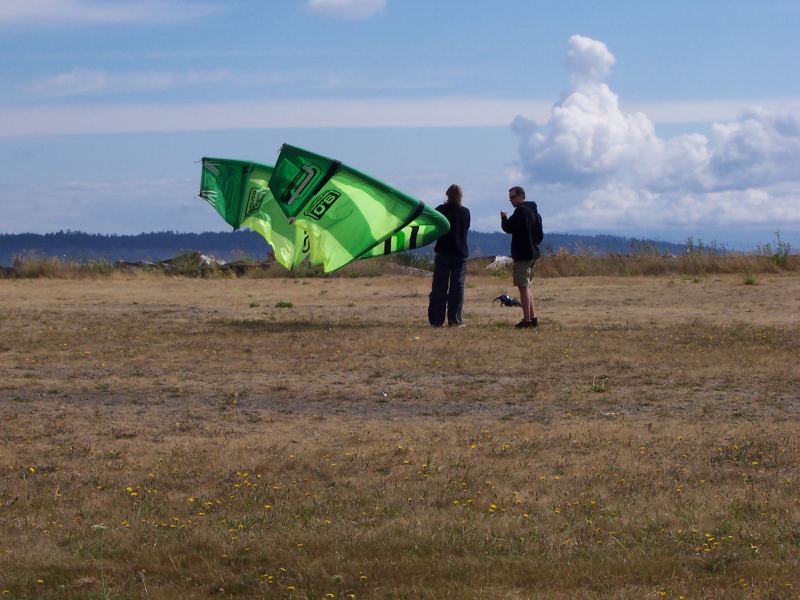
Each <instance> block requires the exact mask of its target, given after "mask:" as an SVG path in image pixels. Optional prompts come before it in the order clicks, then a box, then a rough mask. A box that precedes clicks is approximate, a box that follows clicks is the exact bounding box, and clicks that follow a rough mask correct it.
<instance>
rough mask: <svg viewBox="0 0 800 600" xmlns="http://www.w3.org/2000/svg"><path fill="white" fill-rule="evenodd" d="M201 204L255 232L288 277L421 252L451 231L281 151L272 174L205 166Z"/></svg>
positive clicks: (248, 166)
mask: <svg viewBox="0 0 800 600" xmlns="http://www.w3.org/2000/svg"><path fill="white" fill-rule="evenodd" d="M200 196H201V197H203V198H205V199H206V200H207V201H208V202H209V203H210V204H211V205H212V206H214V208H215V209H216V210H217V212H218V213H219V214H220V215H221V216H222V218H223V219H225V221H226V222H227V223H228V224H230V225H231V226H233V227H234V228H238V227H240V226H241V227H249V228H251V229H254V230H255V231H258V232H259V233H260V234H261V235H262V236H264V238H265V239H266V240H267V242H269V243H270V245H272V247H273V251H274V253H275V258H276V260H277V261H278V262H279V263H281V264H282V265H283V266H284V267H286V268H287V269H292V268H293V267H294V266H296V265H297V264H299V263H300V262H302V261H303V260H304V259H305V258H306V256H308V258H309V262H310V263H311V264H312V265H319V264H321V265H323V268H324V270H325V271H326V272H330V271H335V270H337V269H340V268H341V267H343V266H344V265H346V264H347V263H349V262H350V261H352V260H354V259H357V258H369V257H371V256H379V255H382V254H390V253H392V252H399V251H402V250H409V249H414V248H420V247H422V246H425V245H427V244H430V243H431V242H433V241H435V240H436V239H438V238H439V237H441V236H442V235H444V234H445V233H447V231H448V230H449V228H450V225H449V223H448V221H447V219H446V217H444V216H443V215H442V214H441V213H439V212H438V211H436V210H433V209H431V208H429V207H427V206H425V204H423V203H422V202H420V201H419V200H417V199H415V198H412V197H411V196H408V195H407V194H404V193H403V192H400V191H398V190H396V189H394V188H392V187H390V186H388V185H386V184H385V183H383V182H381V181H378V180H377V179H374V178H372V177H370V176H368V175H365V174H363V173H360V172H359V171H356V170H355V169H352V168H350V167H348V166H347V165H344V164H342V163H341V162H339V161H337V160H333V159H330V158H326V157H324V156H321V155H319V154H314V153H312V152H308V151H306V150H302V149H300V148H296V147H294V146H289V145H284V146H283V147H282V148H281V153H280V155H279V156H278V161H277V163H276V164H275V167H274V168H273V167H268V166H266V165H260V164H258V163H253V162H248V161H240V160H229V159H219V158H204V159H203V173H202V180H201V190H200Z"/></svg>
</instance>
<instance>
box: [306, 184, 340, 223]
mask: <svg viewBox="0 0 800 600" xmlns="http://www.w3.org/2000/svg"><path fill="white" fill-rule="evenodd" d="M340 196H341V194H340V193H339V192H337V191H335V190H328V191H327V192H325V193H324V194H322V195H321V196H320V197H319V198H317V199H316V200H314V203H313V204H312V205H311V206H309V207H308V208H307V209H305V211H303V214H304V215H305V216H307V217H309V218H311V219H314V220H315V221H319V220H320V219H321V218H322V217H323V215H325V213H326V212H328V209H329V208H330V207H331V206H333V203H334V202H336V200H338V199H339V197H340Z"/></svg>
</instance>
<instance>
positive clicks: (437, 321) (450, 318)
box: [428, 184, 470, 327]
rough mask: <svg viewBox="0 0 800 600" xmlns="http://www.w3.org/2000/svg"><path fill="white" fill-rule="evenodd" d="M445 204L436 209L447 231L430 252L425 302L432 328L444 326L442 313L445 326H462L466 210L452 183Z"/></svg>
mask: <svg viewBox="0 0 800 600" xmlns="http://www.w3.org/2000/svg"><path fill="white" fill-rule="evenodd" d="M446 195H447V202H446V203H445V204H440V205H439V206H437V207H436V210H438V211H439V212H440V213H442V214H443V215H444V216H445V217H447V220H448V221H449V222H450V231H448V232H447V233H446V234H445V235H443V236H442V237H440V238H439V239H438V240H437V242H436V246H434V248H433V249H434V252H435V253H436V258H435V262H434V265H433V282H432V285H431V295H430V299H429V301H428V322H430V324H431V325H432V326H434V327H441V326H442V325H444V318H445V311H446V312H447V324H448V325H450V326H451V327H462V326H463V325H464V322H463V321H462V320H461V306H462V304H463V303H464V276H465V275H466V272H467V257H468V256H469V249H468V248H467V231H468V230H469V224H470V216H469V209H468V208H466V207H465V206H461V198H462V196H463V193H462V191H461V188H460V187H459V186H457V185H455V184H453V185H451V186H450V187H449V188H447V192H446Z"/></svg>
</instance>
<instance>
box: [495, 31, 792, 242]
mask: <svg viewBox="0 0 800 600" xmlns="http://www.w3.org/2000/svg"><path fill="white" fill-rule="evenodd" d="M614 62H615V58H614V56H613V54H611V52H610V51H609V50H608V48H607V47H606V46H605V44H603V43H602V42H599V41H597V40H592V39H590V38H587V37H584V36H580V35H574V36H572V37H571V38H570V39H569V49H568V52H567V57H566V59H565V66H566V67H567V69H568V70H569V72H570V82H571V88H570V90H569V92H568V93H567V94H566V95H565V96H564V98H563V99H561V100H560V101H559V102H557V103H556V104H555V105H554V106H553V107H552V109H551V110H550V114H549V116H548V118H547V120H546V121H545V122H544V123H541V124H539V123H537V122H535V121H533V120H530V119H527V118H525V117H522V116H518V117H517V118H516V119H514V121H513V122H512V124H511V128H512V130H513V131H514V132H515V133H516V134H517V135H518V138H519V158H520V164H519V168H520V170H521V172H522V174H523V176H524V177H525V178H526V179H527V180H528V181H529V182H530V183H532V184H533V185H534V187H535V188H536V189H538V190H539V191H544V190H545V189H547V190H549V191H550V192H551V193H552V191H553V190H554V189H556V187H555V186H558V189H560V190H561V191H560V193H557V194H555V195H554V197H556V198H557V199H558V200H555V201H553V204H554V205H553V206H550V207H548V208H549V209H550V210H551V216H552V223H553V224H555V225H556V226H558V227H560V228H563V229H576V228H584V229H614V230H617V231H620V230H629V231H635V230H637V229H642V228H659V227H663V226H671V227H673V228H674V229H676V230H682V231H686V230H690V229H691V228H692V227H693V226H703V227H711V228H713V227H724V226H728V225H742V224H748V223H752V222H759V223H764V224H768V223H770V222H775V223H776V224H777V225H782V226H784V227H785V226H787V224H788V223H787V221H788V222H789V223H795V224H800V193H798V192H797V191H795V190H796V187H797V186H796V185H789V184H796V183H798V182H800V168H798V166H797V165H798V164H800V120H798V119H797V118H796V117H795V116H792V115H791V114H789V113H788V112H787V113H781V112H780V111H779V110H776V109H775V108H770V109H763V108H761V109H759V108H755V109H750V110H746V111H744V112H742V113H741V114H740V115H739V116H738V117H737V118H736V119H734V120H733V121H729V122H726V123H715V124H714V125H713V126H712V127H711V130H710V134H709V135H705V134H701V133H692V134H684V135H680V136H676V137H673V138H669V139H665V138H661V137H659V136H658V135H657V134H656V131H655V127H654V125H653V122H652V121H651V119H650V118H649V117H648V116H647V115H646V114H644V113H643V112H626V111H625V110H623V109H622V108H621V106H620V102H619V97H618V96H617V94H615V93H614V92H613V91H612V90H611V89H610V88H609V86H608V85H607V84H606V82H605V79H606V77H607V76H608V74H609V72H610V69H611V67H612V65H613V64H614ZM542 201H543V202H545V203H546V202H547V199H546V198H545V197H544V196H542Z"/></svg>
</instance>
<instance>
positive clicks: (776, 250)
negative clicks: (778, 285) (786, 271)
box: [758, 231, 792, 267]
mask: <svg viewBox="0 0 800 600" xmlns="http://www.w3.org/2000/svg"><path fill="white" fill-rule="evenodd" d="M791 251H792V246H791V244H789V243H788V242H784V241H783V240H782V239H781V232H780V231H776V232H775V238H774V240H773V242H772V243H770V242H767V243H766V244H764V245H763V246H762V245H759V246H758V254H759V255H760V256H762V257H764V258H766V259H767V260H768V261H769V262H771V263H773V264H775V265H777V266H779V267H785V266H786V265H787V264H788V262H789V254H790V253H791Z"/></svg>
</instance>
